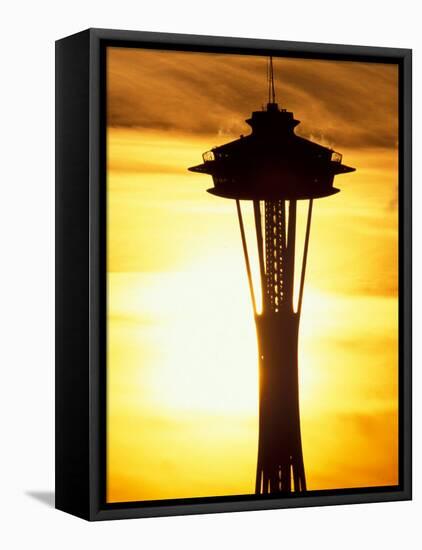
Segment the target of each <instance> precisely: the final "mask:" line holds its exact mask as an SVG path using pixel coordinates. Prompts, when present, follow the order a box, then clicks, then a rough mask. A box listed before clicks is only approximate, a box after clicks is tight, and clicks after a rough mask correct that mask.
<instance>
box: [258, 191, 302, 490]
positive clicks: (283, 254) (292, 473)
mask: <svg viewBox="0 0 422 550" xmlns="http://www.w3.org/2000/svg"><path fill="white" fill-rule="evenodd" d="M264 208H265V243H263V245H262V246H261V245H260V242H259V240H260V232H259V227H260V225H261V219H260V215H261V212H260V209H259V205H258V207H257V205H255V222H256V227H257V237H258V252H259V254H260V255H261V254H262V258H260V262H262V263H265V269H264V272H263V273H262V272H261V277H263V281H262V282H263V285H262V290H263V300H262V313H260V314H256V315H255V321H256V328H257V335H258V351H259V441H258V464H257V474H256V486H255V492H256V493H258V494H260V493H262V494H266V493H281V492H291V491H304V490H306V479H305V470H304V465H303V453H302V443H301V433H300V414H299V387H298V330H299V312H295V311H294V308H293V288H294V263H295V245H296V242H295V241H296V201H290V202H289V204H288V219H287V220H286V218H287V216H286V201H284V200H276V201H265V202H264ZM261 251H262V252H261ZM264 257H265V262H263V260H264Z"/></svg>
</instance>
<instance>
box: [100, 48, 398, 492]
mask: <svg viewBox="0 0 422 550" xmlns="http://www.w3.org/2000/svg"><path fill="white" fill-rule="evenodd" d="M266 66H267V58H266V57H265V56H239V55H226V54H204V53H191V52H170V51H169V52H163V51H157V50H143V49H132V48H130V49H129V48H128V49H125V48H109V49H108V53H107V111H108V115H107V122H108V124H107V193H108V195H107V196H108V205H107V209H108V210H107V216H108V237H107V262H108V273H107V286H108V313H107V331H108V350H107V377H108V383H107V500H108V501H109V502H123V501H137V500H153V499H168V498H186V497H203V496H219V495H241V494H251V493H253V491H254V482H255V469H256V458H257V442H258V361H257V344H256V335H255V327H254V321H253V314H252V309H251V304H250V298H249V293H248V287H247V279H246V274H245V266H244V260H243V255H242V247H241V241H240V235H239V228H238V222H237V217H236V207H235V203H234V202H233V201H230V200H225V199H221V198H218V197H214V196H212V195H210V194H208V193H206V189H207V188H209V187H211V178H210V177H208V176H205V175H201V174H193V173H190V172H188V171H187V168H188V167H189V166H193V165H195V164H199V163H200V162H201V154H202V153H203V152H204V151H207V150H209V149H211V148H212V147H213V146H215V145H220V144H223V143H225V142H228V141H230V140H232V139H236V138H237V137H239V135H240V134H245V135H246V134H248V133H249V132H250V129H249V127H248V126H247V125H246V123H245V122H244V120H245V119H246V118H248V117H249V115H250V113H251V112H252V111H253V110H259V109H260V108H261V106H262V105H263V104H265V103H266V100H267V98H266ZM274 70H275V76H276V93H277V101H278V103H279V104H280V106H281V107H283V108H287V109H288V110H289V111H293V112H294V115H295V118H296V119H298V120H300V121H301V124H300V125H299V126H298V127H297V129H296V133H297V134H298V135H301V136H304V137H307V138H309V139H312V140H314V141H316V142H318V143H321V144H323V145H326V146H329V147H332V148H333V149H335V150H337V151H340V152H341V153H342V154H343V162H344V163H345V164H347V165H349V166H353V167H355V168H356V172H354V173H351V174H346V175H342V176H337V177H336V180H335V186H336V187H339V188H340V189H341V192H340V193H339V194H337V195H334V196H332V197H329V198H325V199H321V200H316V201H315V203H314V214H313V221H312V232H311V239H310V246H309V255H308V265H307V278H306V285H305V293H304V301H303V310H302V318H301V325H300V336H299V377H300V404H301V426H302V439H303V452H304V463H305V471H306V477H307V484H308V489H310V490H314V489H341V488H350V487H370V486H382V485H395V484H397V483H398V431H397V430H398V425H397V419H398V397H397V389H398V301H397V287H398V266H397V259H398V230H397V222H398V213H397V185H398V166H397V161H398V157H397V139H398V138H397V135H398V134H397V125H398V69H397V66H395V65H383V64H370V63H358V62H337V61H336V62H334V61H320V60H305V59H303V60H302V59H292V58H274ZM242 206H243V207H244V209H245V223H246V229H247V231H248V235H249V238H250V240H251V237H252V216H251V214H252V213H251V209H250V205H247V204H246V203H245V204H244V205H242ZM298 216H299V219H298V242H299V243H300V242H301V235H303V229H304V217H305V205H299V208H298ZM302 239H303V237H302ZM252 254H253V251H252ZM252 259H254V258H252Z"/></svg>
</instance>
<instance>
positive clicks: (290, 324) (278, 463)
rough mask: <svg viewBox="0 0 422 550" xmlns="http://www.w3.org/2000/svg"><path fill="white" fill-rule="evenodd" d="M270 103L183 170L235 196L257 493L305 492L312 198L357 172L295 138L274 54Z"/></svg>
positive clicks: (331, 191) (333, 190) (323, 149)
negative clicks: (252, 251)
mask: <svg viewBox="0 0 422 550" xmlns="http://www.w3.org/2000/svg"><path fill="white" fill-rule="evenodd" d="M267 84H268V103H267V106H266V108H265V109H264V108H263V110H261V111H255V112H253V113H252V116H251V118H249V119H248V120H246V122H247V123H248V124H249V126H250V127H251V128H252V133H251V134H249V135H247V136H245V137H243V136H241V137H240V139H236V140H235V141H231V142H230V143H227V144H225V145H222V146H220V147H215V148H214V149H212V150H210V151H208V152H206V153H204V154H203V155H202V157H203V163H202V164H199V165H198V166H193V167H191V168H189V170H191V171H192V172H200V173H203V174H210V175H211V176H212V179H213V184H214V187H212V188H211V189H208V192H209V193H212V194H213V195H217V196H218V197H223V198H226V199H232V200H235V201H236V209H237V216H238V220H239V227H240V236H241V240H242V246H243V253H244V258H245V264H246V273H247V277H248V283H249V291H250V296H251V301H252V307H253V313H254V318H255V323H256V332H257V338H258V355H259V439H258V460H257V471H256V483H255V493H256V494H269V493H271V494H274V493H278V494H280V493H281V494H283V493H284V494H286V495H287V494H292V493H293V492H295V493H296V492H303V491H306V490H307V489H306V476H305V468H304V461H303V452H302V440H301V433H300V412H299V387H298V333H299V321H300V315H301V311H302V300H303V288H304V282H305V271H306V261H307V256H308V245H309V235H310V230H311V219H312V207H313V201H314V199H320V198H324V197H329V196H330V195H334V194H335V193H338V192H339V189H336V188H335V187H333V181H334V176H336V175H337V174H344V173H346V172H352V171H354V170H355V169H354V168H351V167H349V166H345V165H344V164H342V156H341V155H340V154H339V153H337V152H335V151H333V150H332V149H329V148H327V147H323V146H321V145H318V144H317V143H314V142H312V141H310V140H308V139H304V138H302V137H299V136H297V135H296V134H295V133H294V128H295V127H296V126H297V125H298V124H299V121H298V120H295V119H294V117H293V113H291V112H289V111H287V110H286V109H280V108H279V106H278V104H277V103H276V94H275V85H274V70H273V59H272V57H270V58H269V59H268V65H267ZM299 200H303V201H307V202H308V211H307V221H306V231H305V240H304V248H303V255H302V265H301V271H300V278H299V290H298V300H297V306H296V307H295V304H294V299H293V295H294V282H295V249H296V210H297V201H299ZM240 201H252V202H253V211H254V220H255V237H256V240H257V250H258V261H259V274H260V277H259V278H260V285H261V292H260V295H261V300H260V301H261V303H260V304H258V303H257V299H256V292H255V289H254V285H253V280H252V271H251V265H250V259H249V253H248V243H247V239H246V234H245V229H244V224H243V217H242V210H241V203H240Z"/></svg>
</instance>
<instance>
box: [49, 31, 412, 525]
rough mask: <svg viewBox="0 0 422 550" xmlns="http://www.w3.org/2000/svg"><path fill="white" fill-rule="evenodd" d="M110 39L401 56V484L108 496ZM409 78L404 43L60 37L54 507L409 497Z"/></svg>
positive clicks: (148, 508)
mask: <svg viewBox="0 0 422 550" xmlns="http://www.w3.org/2000/svg"><path fill="white" fill-rule="evenodd" d="M110 45H114V46H124V47H138V48H139V47H141V48H159V49H168V50H184V51H201V52H224V53H237V54H245V55H247V54H260V55H262V54H265V55H286V56H289V57H300V58H309V59H333V60H355V61H367V62H368V61H370V62H382V63H397V64H398V66H399V102H400V107H399V354H400V358H399V448H400V453H399V454H400V457H399V485H398V486H397V487H383V488H369V489H347V490H335V491H334V490H324V491H312V492H310V493H309V494H307V495H306V496H293V497H289V498H285V497H282V498H280V497H274V496H270V495H251V496H246V497H245V496H243V497H210V498H192V499H180V500H173V501H153V502H142V503H140V502H138V503H130V502H128V503H125V504H106V502H105V492H104V491H105V387H106V379H105V376H106V374H105V373H106V370H105V361H106V356H105V337H106V333H105V330H106V326H105V325H106V324H105V312H106V309H105V308H106V287H105V281H106V279H105V235H106V219H105V204H106V195H105V186H104V182H105V152H106V141H105V124H106V121H105V97H104V96H105V92H104V88H105V86H104V78H105V66H104V63H105V56H104V51H105V48H106V47H107V46H110ZM411 79H412V51H411V50H409V49H397V48H384V47H382V48H380V47H367V46H349V45H335V44H315V43H305V42H286V41H275V40H261V39H259V40H256V39H244V38H228V37H216V36H196V35H183V34H166V33H152V32H138V31H120V30H106V29H88V30H85V31H83V32H80V33H78V34H75V35H72V36H69V37H66V38H63V39H61V40H58V41H57V42H56V508H58V509H59V510H63V511H65V512H68V513H71V514H74V515H76V516H79V517H81V518H84V519H87V520H91V521H92V520H108V519H119V518H138V517H150V516H170V515H185V514H200V513H211V512H230V511H245V510H263V509H274V508H290V507H304V506H322V505H333V504H352V503H363V502H382V501H397V500H409V499H411V496H412V443H411V434H412V403H411V331H412V318H411V297H412V294H411V285H412V279H411V271H412V269H411V268H412V265H411V262H412V259H411V224H412V222H411V200H412V199H411V194H412V193H411V177H412V175H411V160H412V159H411V155H412V152H411V151H412V133H411V132H412V130H411V116H412V114H411V113H412V107H411V102H412V96H411V94H412V80H411Z"/></svg>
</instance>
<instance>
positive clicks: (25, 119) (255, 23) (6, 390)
mask: <svg viewBox="0 0 422 550" xmlns="http://www.w3.org/2000/svg"><path fill="white" fill-rule="evenodd" d="M418 5H420V4H419V2H417V1H416V0H415V1H411V0H402V1H401V2H391V1H389V0H383V1H375V0H374V1H372V2H370V1H361V0H353V1H348V2H342V1H341V0H338V1H336V2H334V1H326V0H320V1H318V0H315V1H312V2H306V1H304V0H296V1H291V2H283V1H281V0H280V1H273V2H270V1H266V0H259V1H258V0H256V1H255V2H248V1H247V0H244V1H243V2H229V0H213V1H208V2H201V1H199V0H197V1H196V2H189V1H187V0H181V1H176V0H173V1H167V2H165V1H162V0H156V1H149V2H142V0H138V1H136V2H135V1H127V0H114V1H112V2H111V1H109V0H102V1H100V0H91V1H89V0H84V1H81V0H72V1H70V2H60V1H59V0H56V1H55V2H53V1H52V2H49V1H46V0H35V1H27V2H19V1H15V2H13V3H7V4H6V3H3V5H2V17H1V19H2V26H1V33H0V40H1V48H0V95H1V98H0V185H1V194H0V265H1V268H0V280H1V284H0V320H1V333H0V334H1V337H0V366H1V378H0V449H1V451H0V546H2V548H5V549H14V548H48V549H49V548H60V549H68V548H69V549H70V548H72V549H75V548H82V549H83V548H87V547H88V546H91V547H94V546H95V547H97V548H99V549H102V548H105V549H108V548H126V547H128V546H132V547H134V548H146V549H150V548H151V549H155V548H157V549H161V548H163V549H164V548H175V549H177V548H201V549H202V548H205V549H207V548H222V549H226V548H234V549H237V548H239V549H243V548H245V549H247V548H262V549H266V548H288V547H289V548H292V547H293V548H298V549H302V548H312V549H313V550H314V549H319V548H326V549H331V548H333V549H334V548H336V549H338V548H342V549H344V550H347V549H349V548H363V549H367V548H368V549H369V548H387V549H389V548H399V547H402V548H406V549H407V548H408V549H413V548H415V549H416V548H421V547H422V545H421V541H422V535H421V522H422V504H421V502H422V500H421V498H422V497H421V490H422V488H421V483H422V481H421V480H422V474H421V466H420V463H421V438H420V435H419V431H420V416H421V406H420V403H419V399H418V396H419V395H420V391H421V375H420V368H419V367H420V346H418V343H419V342H418V340H419V338H418V335H419V334H420V326H421V318H420V313H418V312H415V316H414V324H415V331H414V335H415V341H416V342H415V344H416V345H415V354H414V367H415V368H414V395H415V406H414V425H415V430H414V432H415V441H414V464H415V472H414V501H413V502H402V503H400V502H399V503H386V504H367V505H352V506H335V507H325V508H324V507H323V508H309V509H296V510H280V511H265V512H248V513H245V512H243V513H237V514H217V515H205V516H191V517H178V518H162V519H147V520H145V519H144V520H127V521H113V522H103V523H94V524H90V523H87V522H84V521H83V520H80V519H76V518H74V517H71V516H69V515H67V514H64V513H61V512H58V511H55V510H54V509H53V508H52V506H51V505H50V506H49V505H48V504H47V503H48V502H52V498H53V497H52V491H53V488H54V481H53V480H54V475H53V472H54V460H53V457H54V443H53V434H54V423H53V411H54V392H53V388H54V377H53V376H54V215H53V212H54V40H56V39H58V38H61V37H63V36H66V35H69V34H72V33H75V32H77V31H79V30H82V29H85V28H87V27H105V28H117V29H119V28H120V29H132V30H150V31H152V30H153V31H163V32H181V33H196V34H211V35H223V36H243V37H256V38H273V39H286V40H303V41H315V42H334V43H346V44H364V45H377V46H393V47H405V48H413V49H414V81H415V86H414V97H415V102H414V122H415V132H414V138H415V140H414V156H415V167H414V170H415V171H414V204H415V211H416V215H415V224H414V230H415V234H414V237H415V243H416V245H415V258H414V269H415V273H414V280H415V289H414V296H415V300H414V305H415V310H416V308H417V307H420V306H422V303H421V290H420V285H419V284H418V281H419V280H420V277H421V265H420V256H419V254H417V248H418V243H419V237H420V233H421V221H420V218H421V216H420V215H418V210H417V208H418V205H419V206H420V199H421V191H420V175H421V169H420V163H419V162H418V160H419V155H418V152H420V150H421V138H420V132H421V131H422V128H421V124H420V121H421V98H422V85H421V55H422V42H421V35H422V31H421V16H420V14H419V13H418V11H420V10H419V9H418V7H419V6H418ZM417 132H418V133H419V135H417ZM46 502H47V503H46Z"/></svg>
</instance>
